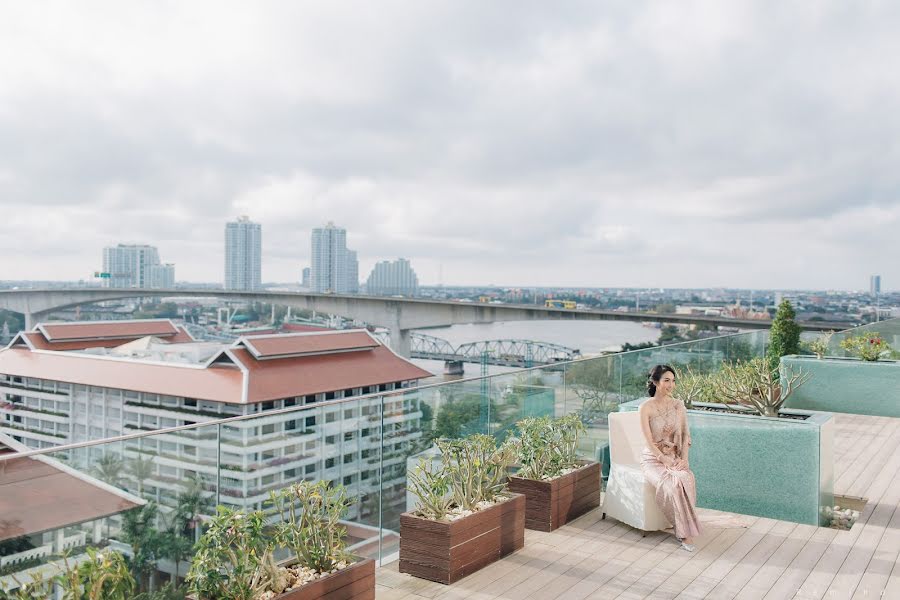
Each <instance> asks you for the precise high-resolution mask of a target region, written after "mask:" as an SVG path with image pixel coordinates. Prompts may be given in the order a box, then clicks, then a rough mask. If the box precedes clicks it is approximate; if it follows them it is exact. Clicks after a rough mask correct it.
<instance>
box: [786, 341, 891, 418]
mask: <svg viewBox="0 0 900 600" xmlns="http://www.w3.org/2000/svg"><path fill="white" fill-rule="evenodd" d="M787 368H791V369H793V371H794V373H797V372H799V371H801V370H802V371H803V372H804V373H809V375H810V378H809V381H807V382H806V383H805V384H803V385H801V386H800V387H799V388H797V390H796V391H795V392H794V393H793V394H791V396H790V398H788V399H787V402H786V406H788V407H790V408H799V409H803V410H824V411H829V412H836V413H850V414H854V415H874V416H878V417H900V394H898V392H897V390H898V388H900V363H898V362H897V361H878V362H868V361H863V360H859V359H856V358H836V357H825V358H822V359H818V358H815V357H810V356H793V355H792V356H784V357H782V358H781V369H782V372H783V371H785V370H786V369H787Z"/></svg>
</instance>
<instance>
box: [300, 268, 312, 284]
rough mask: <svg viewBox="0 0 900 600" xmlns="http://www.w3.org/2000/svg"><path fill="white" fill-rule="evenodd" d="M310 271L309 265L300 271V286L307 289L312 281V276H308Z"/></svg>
mask: <svg viewBox="0 0 900 600" xmlns="http://www.w3.org/2000/svg"><path fill="white" fill-rule="evenodd" d="M311 271H312V269H310V268H309V267H303V270H302V271H301V272H300V287H304V288H306V289H309V286H310V284H311V283H312V278H311V277H310V273H311Z"/></svg>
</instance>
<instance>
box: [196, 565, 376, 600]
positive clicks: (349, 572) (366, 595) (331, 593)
mask: <svg viewBox="0 0 900 600" xmlns="http://www.w3.org/2000/svg"><path fill="white" fill-rule="evenodd" d="M189 598H194V597H193V596H189ZM274 600H375V561H374V560H372V559H371V558H364V559H360V560H358V561H356V562H355V563H353V564H352V565H350V566H349V567H347V568H346V569H341V570H340V571H338V572H337V573H332V574H331V575H326V576H325V577H322V578H320V579H316V580H315V581H310V582H309V583H307V584H306V585H304V586H301V587H299V588H297V589H294V590H291V591H289V592H285V593H283V594H279V595H277V596H275V598H274Z"/></svg>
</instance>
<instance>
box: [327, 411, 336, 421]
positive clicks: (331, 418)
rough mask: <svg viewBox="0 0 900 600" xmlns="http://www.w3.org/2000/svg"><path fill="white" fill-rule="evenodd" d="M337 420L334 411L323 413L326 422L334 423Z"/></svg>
mask: <svg viewBox="0 0 900 600" xmlns="http://www.w3.org/2000/svg"><path fill="white" fill-rule="evenodd" d="M336 420H337V413H336V412H329V413H325V422H326V423H334V422H335V421H336Z"/></svg>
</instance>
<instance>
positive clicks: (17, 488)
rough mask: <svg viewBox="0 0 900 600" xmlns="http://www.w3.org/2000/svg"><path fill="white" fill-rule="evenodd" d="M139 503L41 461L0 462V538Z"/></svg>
mask: <svg viewBox="0 0 900 600" xmlns="http://www.w3.org/2000/svg"><path fill="white" fill-rule="evenodd" d="M137 506H139V505H138V504H136V503H134V502H131V501H130V500H127V499H125V498H123V497H122V496H119V495H117V494H114V493H112V492H109V491H107V490H105V489H103V488H101V487H99V486H97V485H93V484H91V483H90V482H89V481H85V480H83V479H80V478H78V477H75V476H73V475H70V474H68V473H66V472H64V471H62V470H60V469H57V468H55V467H53V466H51V465H49V464H47V463H45V462H43V461H38V460H34V459H32V458H13V459H10V460H6V461H2V462H0V515H2V517H0V541H3V540H7V539H10V538H15V537H18V536H21V535H31V534H34V533H40V532H43V531H51V530H54V529H59V528H61V527H66V526H69V525H76V524H78V523H84V522H85V521H93V520H95V519H99V518H101V517H106V516H109V515H114V514H116V513H120V512H123V511H126V510H130V509H132V508H136V507H137Z"/></svg>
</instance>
